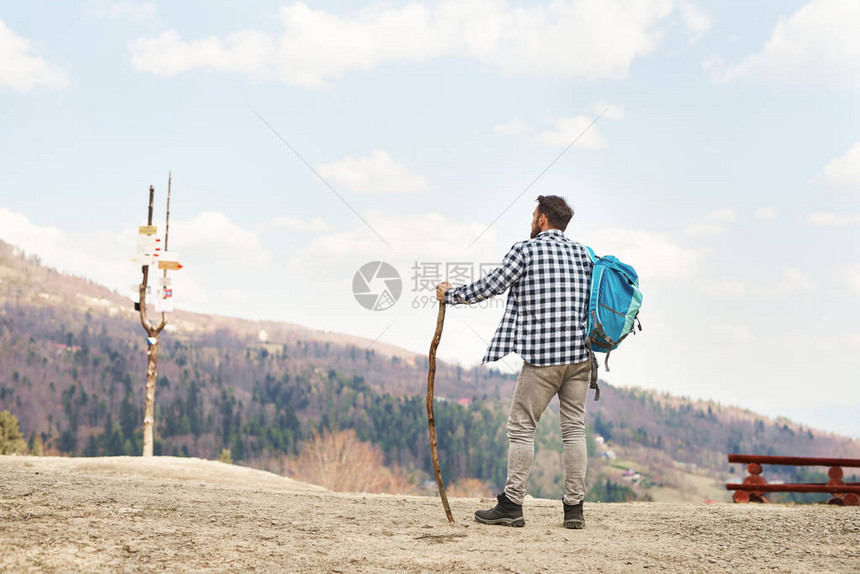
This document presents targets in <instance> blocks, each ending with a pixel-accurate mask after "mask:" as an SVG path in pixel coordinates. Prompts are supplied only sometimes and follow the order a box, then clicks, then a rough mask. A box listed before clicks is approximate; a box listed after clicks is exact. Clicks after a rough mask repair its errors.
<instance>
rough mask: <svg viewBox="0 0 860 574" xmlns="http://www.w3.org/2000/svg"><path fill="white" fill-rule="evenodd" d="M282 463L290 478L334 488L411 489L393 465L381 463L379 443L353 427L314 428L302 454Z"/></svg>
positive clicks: (397, 491)
mask: <svg viewBox="0 0 860 574" xmlns="http://www.w3.org/2000/svg"><path fill="white" fill-rule="evenodd" d="M284 463H285V465H284V466H285V470H286V472H287V473H288V474H289V475H290V476H292V477H293V478H295V479H297V480H301V481H303V482H310V483H312V484H318V485H320V486H324V487H326V488H328V489H330V490H334V491H336V492H386V493H390V494H393V493H398V494H402V493H408V492H411V491H412V490H414V487H413V485H411V484H410V483H409V480H408V479H407V478H406V477H405V476H403V474H402V473H401V471H400V469H399V468H397V466H396V465H395V466H393V467H391V468H389V467H386V466H384V464H383V463H384V457H383V454H382V451H381V450H380V449H379V447H377V446H374V445H372V444H370V443H367V442H362V441H360V440H359V439H358V436H356V434H355V431H354V430H352V429H350V430H345V431H339V432H335V431H332V432H326V433H323V434H318V433H316V432H314V433H313V438H312V440H310V441H309V442H306V443H305V445H304V448H303V449H302V452H301V454H299V455H298V456H297V457H291V458H288V459H287V460H285V461H284Z"/></svg>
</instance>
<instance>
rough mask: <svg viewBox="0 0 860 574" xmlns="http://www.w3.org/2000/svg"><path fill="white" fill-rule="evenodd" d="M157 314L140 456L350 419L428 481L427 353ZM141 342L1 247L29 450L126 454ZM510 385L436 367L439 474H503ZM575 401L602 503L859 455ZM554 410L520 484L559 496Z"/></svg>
mask: <svg viewBox="0 0 860 574" xmlns="http://www.w3.org/2000/svg"><path fill="white" fill-rule="evenodd" d="M170 321H171V323H170V326H171V328H170V329H169V330H166V331H165V332H164V333H163V334H162V337H161V344H160V352H159V377H158V387H157V391H156V405H157V406H156V444H155V452H156V454H159V453H161V454H171V455H180V456H199V457H203V458H216V457H218V456H219V453H221V452H222V450H223V449H225V448H227V449H229V450H230V453H231V455H232V459H233V460H234V461H236V462H238V463H241V464H245V465H249V466H255V467H258V468H265V469H272V470H281V469H283V468H284V459H285V457H290V456H294V455H296V454H297V453H298V452H299V451H300V449H301V447H302V444H303V443H304V442H305V441H307V440H308V439H309V438H310V437H312V436H313V434H314V433H318V432H323V431H331V430H347V429H353V430H355V432H356V434H357V436H358V438H359V439H361V440H364V441H369V442H371V443H373V444H374V445H376V446H377V447H379V448H380V449H381V450H382V452H383V453H384V457H385V462H386V464H387V465H393V466H396V467H398V468H400V469H403V471H404V472H406V473H409V474H410V475H411V476H412V477H413V482H415V483H416V484H418V483H420V482H421V481H422V479H424V478H427V477H429V476H432V466H431V464H430V460H429V454H428V453H429V444H428V442H429V441H428V438H427V424H426V412H425V406H424V389H425V384H426V372H427V362H426V357H423V356H419V355H416V354H414V353H411V352H408V351H405V350H402V349H397V348H394V347H391V346H386V345H381V344H377V345H373V346H370V341H365V340H361V339H358V338H355V337H348V336H339V335H333V334H330V333H320V332H316V331H313V330H311V329H308V328H305V327H300V326H295V325H287V324H279V323H270V322H255V321H243V320H239V319H230V318H222V317H213V316H205V315H196V314H191V313H182V312H179V313H176V314H174V315H172V316H171V317H170ZM145 346H146V343H145V336H144V333H143V330H142V328H141V326H140V324H139V322H138V318H137V314H136V313H135V312H134V311H133V305H132V302H131V300H130V299H128V298H126V297H122V296H120V295H118V294H116V293H113V292H110V291H108V290H106V289H104V288H102V287H100V286H98V285H95V284H93V283H91V282H88V281H86V280H84V279H80V278H74V277H68V276H64V275H62V274H60V273H57V272H56V271H53V270H51V269H47V268H45V267H43V266H41V265H40V264H39V263H38V261H37V260H36V259H34V258H26V257H25V256H23V255H21V254H18V253H15V251H14V249H13V248H12V247H10V246H9V245H7V244H4V243H2V242H0V411H2V410H4V409H8V410H9V411H11V412H12V413H13V414H14V415H15V416H16V417H17V418H18V420H19V422H20V426H21V430H22V431H23V433H24V435H25V437H27V438H28V439H29V443H30V445H31V447H32V446H34V445H35V444H36V443H41V445H42V448H43V449H44V450H45V451H46V452H48V453H54V454H70V455H77V456H81V455H83V456H97V455H105V454H107V455H118V454H139V453H140V451H141V423H142V419H143V383H144V375H145V368H146V366H145V365H146V356H145ZM514 382H515V377H514V376H513V375H503V374H501V373H499V372H498V371H495V370H492V369H487V368H486V367H476V368H472V369H462V368H458V367H456V366H451V365H446V364H440V366H439V370H438V373H437V397H439V399H440V400H439V401H438V403H437V407H436V415H437V433H438V437H439V445H440V458H441V460H442V463H443V472H444V474H445V476H446V479H447V480H449V481H458V480H463V479H467V478H477V479H480V480H481V481H483V482H484V483H485V484H486V485H487V486H488V487H491V488H499V487H500V486H501V485H502V484H503V481H504V474H505V464H506V448H507V447H506V445H507V443H506V439H505V434H504V433H505V430H504V422H505V418H506V410H507V401H508V400H509V397H510V394H511V392H512V390H513V385H514ZM588 407H589V409H590V412H589V416H588V422H589V425H590V429H591V431H592V432H590V433H589V450H590V454H591V455H592V456H593V463H592V466H591V471H590V482H591V483H592V487H593V491H594V492H595V493H600V494H599V495H598V494H595V496H596V497H597V498H602V499H605V500H606V499H623V498H627V499H632V498H636V497H643V496H647V495H648V492H649V488H651V487H653V486H663V487H671V488H675V489H683V488H685V483H684V481H685V480H687V479H685V478H684V477H685V476H687V475H688V474H689V473H690V472H694V473H701V474H706V475H708V476H711V477H714V478H718V479H725V477H726V476H727V473H728V472H729V471H730V469H729V465H728V464H727V463H726V462H725V461H726V453H728V452H756V453H765V454H768V453H790V454H795V455H810V456H852V457H855V458H860V444H858V441H854V440H850V439H846V438H842V437H836V436H832V435H829V434H827V433H821V432H818V431H815V430H813V429H808V428H804V427H802V426H800V425H797V424H794V423H791V422H789V421H772V420H769V419H766V418H764V417H761V416H759V415H755V414H754V413H751V412H749V411H744V410H741V409H737V408H731V407H724V406H720V405H718V404H715V403H702V402H693V401H689V400H686V399H681V398H677V397H671V396H668V395H665V394H659V393H655V392H651V391H644V390H641V389H617V388H613V387H611V386H609V385H607V384H606V383H603V384H602V397H601V400H600V402H596V403H595V402H593V401H589V405H588ZM557 421H558V418H557V415H555V413H553V412H549V413H548V414H547V415H546V416H545V417H544V420H542V421H541V426H540V432H539V437H538V441H537V442H538V454H537V457H536V467H535V471H534V477H533V487H534V488H533V489H534V492H535V494H542V495H545V496H553V497H555V496H557V495H558V492H559V484H560V481H561V461H560V456H559V454H558V453H559V450H560V449H559V443H560V438H559V432H558V429H557ZM595 436H601V437H602V441H596V440H595ZM610 454H611V455H613V456H614V458H613V456H610ZM620 461H623V462H624V464H623V465H622V464H619V462H620ZM628 465H632V466H635V467H636V470H637V473H638V474H641V476H643V477H645V478H644V479H643V480H641V481H636V482H624V481H623V480H622V479H621V478H619V476H618V474H619V473H618V469H617V468H616V467H619V466H628ZM789 472H791V469H789Z"/></svg>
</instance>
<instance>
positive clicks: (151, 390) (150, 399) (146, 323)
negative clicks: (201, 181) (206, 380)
mask: <svg viewBox="0 0 860 574" xmlns="http://www.w3.org/2000/svg"><path fill="white" fill-rule="evenodd" d="M172 179H173V175H172V174H170V175H168V179H167V217H166V220H165V226H164V248H163V251H162V250H161V247H158V244H159V243H160V240H158V239H156V238H155V237H154V236H155V234H156V233H157V232H158V229H157V227H156V226H154V225H153V224H152V205H153V200H154V198H155V188H154V187H153V186H149V212H148V216H147V224H146V225H141V226H140V227H139V228H138V233H139V235H140V241H139V242H138V249H139V253H138V257H139V259H138V260H139V261H140V263H141V272H142V273H143V279H142V280H141V282H140V289H139V290H138V300H137V304H136V305H135V307H136V308H137V309H138V311H139V312H140V324H141V325H142V326H143V330H144V331H146V335H147V338H146V343H147V349H146V355H147V357H148V358H149V361H148V364H147V368H146V390H145V398H144V412H143V456H152V454H153V452H152V451H153V444H154V438H153V437H154V431H153V426H154V423H155V382H156V379H157V377H158V337H159V335H160V334H161V331H162V329H164V327H165V326H167V316H166V315H165V313H167V312H169V311H170V310H172V309H173V299H172V298H171V299H170V300H169V305H166V304H165V299H164V295H163V290H162V294H161V295H160V296H159V301H157V302H156V305H155V311H156V312H160V313H161V322H160V323H159V324H158V325H155V324H153V323H152V322H151V321H150V320H149V318H148V317H147V313H146V311H147V307H146V295H147V293H149V292H151V289H149V287H148V283H149V269H150V265H154V264H157V266H158V269H160V270H163V271H164V276H163V277H162V278H161V280H160V281H159V283H160V284H161V285H165V286H166V285H170V279H168V277H167V272H168V271H175V270H179V269H182V265H180V264H179V261H176V260H175V258H170V256H168V255H167V236H168V232H169V230H170V188H171V183H172ZM162 257H164V259H162ZM165 264H166V265H165ZM170 296H171V297H172V296H173V291H172V289H171V291H170Z"/></svg>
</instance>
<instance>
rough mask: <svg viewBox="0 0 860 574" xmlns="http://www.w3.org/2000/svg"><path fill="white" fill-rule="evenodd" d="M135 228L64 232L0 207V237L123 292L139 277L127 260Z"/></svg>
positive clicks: (133, 250) (132, 248)
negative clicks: (116, 230) (122, 230)
mask: <svg viewBox="0 0 860 574" xmlns="http://www.w3.org/2000/svg"><path fill="white" fill-rule="evenodd" d="M136 232H137V230H136V229H135V230H127V231H125V232H120V233H114V232H108V231H96V232H87V233H83V234H73V233H67V232H65V231H63V230H61V229H59V228H56V227H50V226H44V225H38V224H36V223H33V222H32V221H30V219H29V218H28V217H26V216H25V215H22V214H20V213H16V212H14V211H10V210H9V209H6V208H3V207H0V239H3V240H4V241H6V242H7V243H11V244H12V245H16V246H17V247H19V248H21V249H22V250H23V251H24V252H26V253H28V254H35V255H38V256H39V258H40V259H41V260H42V262H43V263H44V264H45V265H47V266H49V267H54V268H56V269H58V270H59V271H64V272H68V273H72V274H75V275H79V276H85V277H89V278H91V279H93V280H95V281H97V282H99V283H101V284H103V285H107V286H109V287H112V288H113V289H116V290H118V291H120V292H123V293H125V292H126V291H127V290H128V289H127V287H128V284H131V283H132V282H133V281H134V280H135V279H139V274H140V267H137V270H138V271H137V274H135V267H134V266H133V265H132V264H131V263H130V259H131V257H133V256H134V254H135V253H136V252H137V244H136V241H137V233H136Z"/></svg>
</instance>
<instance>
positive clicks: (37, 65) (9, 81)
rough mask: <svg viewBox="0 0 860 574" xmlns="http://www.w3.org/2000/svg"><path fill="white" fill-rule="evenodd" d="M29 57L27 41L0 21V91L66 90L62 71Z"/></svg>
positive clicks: (65, 76) (66, 85) (67, 78)
mask: <svg viewBox="0 0 860 574" xmlns="http://www.w3.org/2000/svg"><path fill="white" fill-rule="evenodd" d="M29 53H30V41H29V40H27V39H26V38H22V37H21V36H18V35H17V34H15V32H13V31H12V30H10V29H9V27H7V26H6V24H4V23H3V21H2V20H0V88H2V87H4V86H7V87H10V88H12V89H13V90H15V91H18V92H29V91H30V90H32V89H33V88H35V87H37V86H46V87H49V88H54V89H63V88H67V87H68V86H69V83H70V82H69V77H68V76H67V75H66V73H65V72H64V71H63V70H61V69H60V68H58V67H57V66H54V65H53V64H49V63H48V62H46V61H45V60H43V59H42V58H37V57H35V56H31V55H30V54H29Z"/></svg>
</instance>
